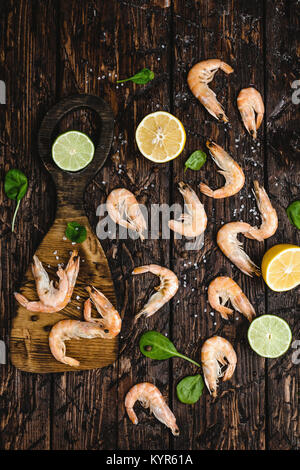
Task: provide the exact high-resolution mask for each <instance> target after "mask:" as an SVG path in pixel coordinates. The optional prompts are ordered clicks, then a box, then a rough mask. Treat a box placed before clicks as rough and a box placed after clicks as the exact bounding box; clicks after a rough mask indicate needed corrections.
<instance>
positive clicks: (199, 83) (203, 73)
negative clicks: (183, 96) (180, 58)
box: [187, 59, 233, 122]
mask: <svg viewBox="0 0 300 470" xmlns="http://www.w3.org/2000/svg"><path fill="white" fill-rule="evenodd" d="M219 69H221V70H223V72H225V73H227V74H229V73H232V72H233V68H232V67H230V65H228V64H226V63H225V62H222V61H221V60H219V59H209V60H203V61H202V62H199V63H198V64H196V65H194V67H192V68H191V70H190V71H189V74H188V78H187V82H188V85H189V87H190V89H191V92H192V93H193V94H194V95H195V96H196V98H198V100H199V101H200V103H202V104H203V106H205V108H206V109H207V111H208V112H209V113H210V114H211V115H212V116H214V117H215V118H216V119H218V120H220V121H224V122H228V118H227V116H226V114H225V112H224V109H223V108H222V106H221V104H220V103H219V102H218V100H217V98H216V94H215V93H214V92H213V91H212V90H211V89H210V88H209V86H208V85H207V84H208V83H210V82H211V81H212V80H213V78H214V75H215V73H216V72H217V70H219Z"/></svg>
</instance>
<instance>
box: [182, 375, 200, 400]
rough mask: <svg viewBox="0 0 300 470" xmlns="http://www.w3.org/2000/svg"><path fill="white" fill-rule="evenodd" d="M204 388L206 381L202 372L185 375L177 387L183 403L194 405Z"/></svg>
mask: <svg viewBox="0 0 300 470" xmlns="http://www.w3.org/2000/svg"><path fill="white" fill-rule="evenodd" d="M203 388H204V382H203V379H202V377H201V375H200V374H197V375H190V376H188V377H184V379H182V380H180V382H179V383H178V384H177V387H176V392H177V397H178V400H179V401H181V403H186V404H188V405H192V404H193V403H196V402H197V401H198V400H199V398H200V397H201V395H202V392H203Z"/></svg>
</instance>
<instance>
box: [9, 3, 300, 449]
mask: <svg viewBox="0 0 300 470" xmlns="http://www.w3.org/2000/svg"><path fill="white" fill-rule="evenodd" d="M299 14H300V11H299V2H298V1H297V0H291V1H284V0H274V1H271V0H263V1H251V2H249V1H248V0H239V1H235V0H222V1H217V0H208V1H204V0H203V1H202V0H198V1H196V0H195V1H194V0H171V1H158V0H156V1H154V0H153V1H152V0H126V1H125V0H119V1H117V0H111V1H110V2H107V1H104V0H88V1H83V0H65V1H61V0H46V1H43V2H42V1H38V0H36V1H33V0H32V1H30V0H28V1H26V0H20V1H19V2H17V3H16V2H14V1H13V0H8V1H7V2H2V3H1V5H0V21H1V25H0V26H1V28H0V50H1V53H0V79H3V80H5V82H6V86H7V104H6V105H0V111H1V113H0V123H1V130H0V132H1V134H0V149H1V150H0V152H1V154H0V155H1V156H0V169H1V178H2V180H3V178H4V175H5V172H6V171H7V170H8V169H10V168H14V167H18V168H20V169H21V170H23V171H24V172H25V173H26V174H27V176H28V177H29V182H30V184H29V191H28V193H27V195H26V197H25V198H24V200H23V201H22V203H21V207H20V211H19V215H18V217H17V225H16V233H15V234H11V231H10V229H11V219H12V214H13V210H14V201H11V200H8V199H7V198H6V197H5V195H4V191H3V186H2V185H1V205H0V220H1V226H0V242H1V243H0V255H1V272H0V282H1V293H0V295H1V313H0V339H4V340H5V342H6V343H7V344H8V345H9V332H10V328H11V321H12V318H13V315H14V312H15V307H16V306H15V303H14V299H13V296H12V293H13V291H15V290H17V289H18V288H19V286H20V282H21V279H22V277H23V276H24V273H25V272H26V269H27V267H28V265H29V263H30V261H31V259H32V255H33V254H34V252H35V250H36V248H37V246H38V245H39V243H40V242H41V240H42V238H43V236H44V235H45V233H47V231H48V230H49V227H50V226H51V224H52V223H53V220H54V213H55V207H56V197H55V191H54V187H53V183H52V181H51V178H50V176H49V175H47V174H46V172H44V171H43V170H42V169H41V165H40V162H39V157H38V152H37V131H38V129H39V127H40V124H41V120H42V118H43V116H44V115H45V113H46V112H47V111H48V109H50V107H51V106H52V105H53V104H54V103H57V102H58V101H59V100H60V99H61V98H64V97H67V96H71V95H74V94H78V93H89V94H92V95H96V96H99V97H101V98H103V99H104V100H105V101H106V102H107V103H109V105H110V106H111V108H112V110H113V113H114V116H115V128H114V140H113V145H112V149H111V152H110V155H109V158H108V160H107V162H106V164H105V166H104V167H103V168H102V170H101V171H100V172H99V174H98V175H97V176H96V177H95V178H94V179H93V180H92V182H91V183H90V185H89V186H88V187H87V189H86V191H85V198H84V201H85V211H86V215H87V217H88V219H89V223H90V224H91V227H92V228H93V230H95V228H96V225H97V223H98V222H99V217H98V216H97V215H96V210H97V207H98V206H99V204H100V203H101V202H104V201H105V199H106V197H107V195H108V193H109V192H110V191H111V190H112V189H114V188H116V187H120V186H124V187H126V188H128V189H129V190H131V191H133V192H134V193H135V195H136V197H137V199H138V201H139V202H141V203H144V204H146V205H147V206H148V207H150V205H151V204H162V203H168V204H173V203H174V202H179V203H182V197H181V195H180V193H179V191H178V189H177V183H178V182H179V181H181V180H184V181H186V182H189V183H190V184H191V185H192V186H193V188H194V189H195V190H196V191H197V193H198V194H199V195H200V191H199V189H198V184H199V183H200V181H205V182H207V183H208V184H210V185H211V186H214V187H217V186H220V185H221V184H222V181H223V180H222V177H221V176H220V175H218V173H217V168H216V166H215V164H214V162H213V161H212V160H211V159H210V157H208V160H207V163H206V164H205V166H204V167H203V168H202V169H201V171H199V172H192V171H190V170H188V171H187V172H186V173H185V174H184V173H183V170H184V161H185V159H186V158H187V157H188V156H189V154H190V153H191V152H192V151H194V150H196V149H198V148H201V149H205V139H206V138H207V137H210V138H213V139H215V140H216V142H217V143H218V144H220V145H221V146H222V147H224V148H225V149H226V150H227V151H228V152H229V153H230V154H231V155H232V156H233V157H234V158H235V159H236V160H237V161H238V162H239V164H240V165H241V166H242V167H243V169H244V170H245V174H246V184H245V186H244V188H243V190H242V191H241V193H240V194H238V195H237V196H236V197H233V198H229V199H227V200H219V201H213V200H211V199H209V198H207V197H205V196H202V195H201V196H200V198H201V200H202V201H203V203H204V204H205V207H206V210H207V213H208V217H209V223H208V228H207V230H206V232H205V244H204V247H203V248H202V249H200V250H198V251H191V250H186V247H185V241H184V240H177V239H175V240H174V239H173V238H172V239H171V240H164V239H161V238H158V239H151V240H150V239H147V240H145V241H144V242H141V241H140V240H133V239H127V240H123V239H120V238H117V239H107V240H101V244H102V246H103V248H104V251H105V254H106V256H107V258H108V261H109V265H110V269H111V272H112V276H113V280H114V284H115V289H116V294H117V303H118V308H119V309H120V311H121V312H122V314H123V315H124V321H123V328H122V332H121V335H120V346H119V359H118V361H117V362H115V363H114V364H113V365H110V366H108V367H105V368H103V369H97V370H91V371H88V370H87V371H80V372H76V373H75V372H65V373H57V374H53V375H47V374H45V375H43V374H29V373H24V372H21V371H18V370H16V369H15V368H14V367H13V366H12V365H11V363H10V362H9V363H8V364H7V365H0V370H1V380H0V397H1V398H0V400H1V406H0V410H1V412H0V448H1V449H66V450H77V449H130V450H134V449H153V450H155V449H162V450H167V449H175V450H180V449H189V450H190V449H199V450H200V449H214V450H220V449H222V450H225V449H241V450H244V449H253V450H255V449H260V450H264V449H285V450H288V449H299V447H300V434H299V365H298V364H297V363H296V362H295V360H294V359H293V353H294V352H295V351H296V350H295V349H294V348H292V347H291V348H290V350H289V351H288V353H287V354H286V355H285V356H283V357H282V358H278V359H276V360H264V359H262V358H259V357H258V356H257V355H255V354H254V353H253V352H252V351H251V350H250V348H249V346H248V344H247V340H246V333H247V327H248V325H247V322H246V320H245V319H244V318H243V317H241V316H240V315H234V318H233V319H232V320H230V321H228V322H226V321H225V320H222V319H221V318H220V316H219V315H218V314H217V313H214V312H212V309H211V308H210V307H209V305H208V304H207V292H206V288H207V286H208V284H209V282H210V280H211V279H213V278H214V277H215V276H216V275H218V274H228V275H230V276H232V277H233V278H234V279H235V280H236V281H237V282H238V283H239V284H240V285H241V287H242V288H243V290H244V291H245V293H246V294H247V296H248V297H249V299H250V300H251V302H252V303H253V304H254V306H255V309H256V311H257V313H258V314H263V313H265V312H268V313H275V314H278V315H280V316H282V317H283V318H285V319H286V320H287V322H288V323H289V324H290V326H291V327H292V329H293V340H299V339H300V338H299V290H297V289H294V290H293V291H291V292H286V293H280V294H276V293H274V292H272V291H270V290H269V289H268V288H267V287H266V286H265V284H264V283H263V281H262V280H261V279H258V278H257V279H250V278H248V277H247V276H244V275H243V274H241V273H240V272H239V271H238V270H237V269H236V268H235V267H234V266H232V265H231V263H230V262H229V261H228V260H227V259H226V258H225V257H224V256H223V254H222V253H221V252H220V251H219V249H218V247H217V245H216V234H217V231H218V229H219V228H220V226H222V224H223V223H225V222H228V221H231V220H245V221H248V222H249V223H251V224H256V223H259V221H258V220H257V219H256V218H255V217H256V216H255V215H254V214H253V211H252V210H251V209H253V208H256V204H255V201H254V199H253V197H251V194H252V193H251V188H252V182H253V179H254V178H255V179H258V180H259V181H260V182H261V183H263V184H264V186H265V187H266V189H267V191H268V193H269V194H270V197H271V200H272V203H273V204H274V206H275V207H276V210H277V212H278V216H279V228H278V231H277V233H276V234H275V236H274V237H272V238H271V239H269V240H267V241H266V242H265V243H261V244H260V243H257V242H254V241H252V240H247V241H246V242H245V249H246V251H247V252H248V253H249V254H250V255H251V257H252V258H253V259H254V260H255V261H256V262H257V263H260V261H261V257H262V255H263V253H264V251H265V250H266V249H267V248H268V247H270V246H272V245H274V244H276V243H280V242H290V243H296V244H298V245H299V244H300V240H299V238H300V237H299V231H297V229H296V228H295V227H293V226H291V224H290V223H289V221H288V219H287V216H286V212H285V209H286V207H287V206H288V204H289V203H290V202H292V201H293V200H295V199H299V194H300V175H299V169H300V164H299V151H300V146H299V142H300V136H299V104H298V105H297V104H296V103H295V102H293V101H292V93H293V92H294V89H293V88H292V87H291V86H292V83H293V82H294V81H295V80H297V79H298V77H299V50H300V48H299V41H298V37H297V33H298V31H299ZM212 57H219V58H221V59H223V60H224V61H226V62H228V63H229V64H230V65H231V66H232V67H233V68H234V73H233V74H231V75H230V76H226V75H225V74H224V73H223V72H221V71H219V72H218V73H217V74H216V76H215V79H214V81H213V82H212V84H211V87H212V88H213V90H214V91H215V92H216V94H217V96H218V98H219V100H220V102H221V103H222V104H223V105H224V107H225V110H226V111H227V115H228V116H229V118H230V125H228V126H224V125H222V124H219V123H217V122H216V121H215V120H214V119H213V118H212V117H211V116H210V115H209V114H208V113H207V112H206V111H205V110H204V109H203V107H202V106H201V104H200V103H199V102H197V100H196V99H195V98H194V97H193V95H192V94H191V93H190V91H189V89H188V87H187V83H186V76H187V72H188V70H189V68H190V67H191V66H192V65H194V64H195V63H196V62H198V61H199V60H201V59H205V58H212ZM143 67H148V68H151V69H152V70H153V71H154V72H155V79H154V80H153V81H152V82H150V83H148V84H147V85H145V86H139V85H135V84H133V83H131V82H128V83H125V84H124V85H121V84H120V85H117V84H116V80H117V79H118V78H125V77H128V76H130V75H133V74H134V73H136V72H137V71H138V70H140V69H141V68H143ZM249 85H254V86H255V87H256V88H257V89H258V90H259V91H260V92H261V94H262V95H263V97H264V102H265V105H266V116H265V119H264V121H263V125H262V128H261V129H260V130H259V133H258V139H257V142H254V141H253V140H252V139H251V137H250V136H249V135H248V134H246V131H245V129H244V128H243V125H242V123H241V120H240V116H239V113H238V110H237V107H236V97H237V94H238V92H239V91H240V89H241V88H243V87H246V86H249ZM159 109H160V110H166V111H170V112H172V113H174V114H175V115H176V116H178V117H179V118H180V119H181V120H182V122H183V124H184V126H185V128H186V130H187V143H186V147H185V150H184V152H183V154H182V155H181V156H180V157H179V158H178V159H176V160H175V161H174V162H171V163H170V164H167V165H161V166H158V165H154V164H152V163H151V162H149V161H147V160H146V159H144V158H143V157H142V156H141V154H140V153H139V152H138V149H137V147H136V144H135V141H134V133H135V129H136V127H137V125H138V123H139V122H140V120H141V119H142V118H143V117H144V116H145V115H146V114H147V113H150V112H153V111H156V110H159ZM73 128H76V129H78V130H81V131H83V132H87V133H88V134H89V135H91V136H93V137H95V136H96V134H97V130H96V128H97V126H96V118H95V115H94V114H93V112H90V111H88V110H79V111H76V112H73V113H71V114H69V115H68V116H66V117H65V118H64V119H63V120H62V122H61V124H60V126H59V128H58V129H57V130H56V132H57V133H59V132H62V131H65V130H68V129H73ZM250 210H251V212H250ZM149 262H156V263H159V264H161V265H165V266H167V267H170V268H171V269H174V271H175V272H176V274H177V275H178V277H179V278H180V288H179V290H178V292H177V294H176V296H175V297H174V299H173V300H172V301H171V302H170V303H169V304H168V305H166V306H165V307H164V308H163V309H162V310H161V311H159V312H158V313H157V314H156V315H154V316H153V317H151V318H150V319H148V320H143V319H141V320H140V322H139V323H137V325H136V326H133V317H134V314H135V313H136V312H137V311H138V310H139V309H140V308H141V306H142V305H143V304H144V303H145V300H146V299H147V298H148V297H149V295H150V294H151V291H152V288H153V286H154V285H155V284H156V283H157V280H155V279H154V276H151V275H150V274H147V275H142V276H137V277H135V278H133V277H132V276H131V272H132V269H133V267H134V266H138V265H140V264H145V263H149ZM211 312H212V313H214V316H213V315H212V314H211ZM147 329H156V330H158V331H160V332H162V333H163V334H166V335H168V337H170V339H172V340H173V341H174V343H175V344H176V347H177V349H178V350H179V351H181V352H183V353H184V354H190V355H191V356H192V357H193V358H194V359H195V360H196V361H197V360H199V357H200V350H201V345H202V343H203V341H204V340H205V339H206V338H207V337H209V336H211V335H213V334H221V335H222V336H224V337H226V338H227V339H229V340H230V341H232V343H233V344H234V347H235V349H236V352H237V356H238V366H237V370H236V372H235V374H234V377H233V378H232V380H231V381H230V382H228V383H226V384H221V386H220V393H219V397H218V398H217V399H216V400H212V399H211V397H210V396H209V394H208V392H207V391H206V390H205V391H204V393H203V395H202V397H201V399H200V401H199V402H198V403H196V404H195V405H193V406H190V405H184V404H181V403H180V402H178V400H177V398H176V390H175V387H176V384H177V383H178V381H179V380H180V379H181V378H182V377H183V376H185V375H187V374H189V373H195V372H196V370H195V368H194V367H193V366H192V365H191V366H190V365H187V363H186V362H183V361H180V359H174V360H169V361H163V362H158V361H151V360H150V359H147V358H145V357H144V356H142V355H141V353H140V352H139V348H138V339H139V337H140V335H141V333H142V332H144V331H145V330H147ZM8 353H9V355H10V351H8ZM145 380H149V381H151V382H153V383H155V384H156V385H157V386H158V387H159V388H160V390H161V391H162V393H163V394H164V395H165V397H166V399H167V401H168V403H169V405H170V407H171V408H172V409H173V411H174V413H175V415H176V417H177V422H178V424H179V427H180V430H181V434H180V436H179V437H178V438H174V437H173V436H172V435H170V433H169V431H168V430H167V429H166V428H165V427H164V426H163V425H162V424H160V423H159V422H158V421H157V420H156V419H155V418H154V417H153V416H150V415H149V413H148V411H146V410H144V409H143V408H141V407H140V406H137V407H136V408H137V414H138V417H139V424H138V426H134V425H133V424H132V423H131V422H130V421H129V420H128V417H127V416H126V413H125V409H124V396H125V394H126V392H127V391H128V389H129V388H130V387H131V386H132V385H134V384H135V383H138V382H141V381H145Z"/></svg>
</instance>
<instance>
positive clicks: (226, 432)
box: [172, 0, 265, 449]
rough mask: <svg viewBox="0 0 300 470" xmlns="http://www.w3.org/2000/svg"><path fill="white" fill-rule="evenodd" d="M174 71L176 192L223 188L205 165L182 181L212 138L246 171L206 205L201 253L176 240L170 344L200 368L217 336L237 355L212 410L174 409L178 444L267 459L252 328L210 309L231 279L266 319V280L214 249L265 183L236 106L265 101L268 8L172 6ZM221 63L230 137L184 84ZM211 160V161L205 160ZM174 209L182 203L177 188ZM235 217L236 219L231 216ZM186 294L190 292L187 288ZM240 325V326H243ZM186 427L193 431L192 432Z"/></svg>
mask: <svg viewBox="0 0 300 470" xmlns="http://www.w3.org/2000/svg"><path fill="white" fill-rule="evenodd" d="M173 19H174V26H173V34H174V46H175V52H174V59H173V62H174V71H173V74H172V76H173V88H174V93H173V103H174V104H173V111H174V114H175V115H176V116H178V117H179V118H180V119H181V120H182V122H183V124H184V126H185V128H186V130H187V144H186V148H185V151H184V153H183V155H182V157H180V158H178V159H177V160H175V161H174V170H173V173H174V184H175V183H177V182H178V181H181V180H184V181H186V182H189V183H190V184H191V185H192V187H193V188H194V189H195V190H196V191H197V193H198V194H199V195H200V191H199V189H198V184H199V183H200V181H205V182H207V183H208V184H210V185H212V186H213V187H219V186H221V185H222V184H223V181H224V180H223V178H222V177H221V176H220V175H218V174H217V171H216V170H217V169H216V166H215V164H214V163H213V162H212V160H211V159H210V158H208V161H207V163H206V164H205V167H203V169H202V170H200V171H199V172H192V171H190V170H188V171H187V172H186V173H185V174H184V173H183V169H184V161H185V159H186V158H187V157H188V156H189V154H190V153H192V151H194V150H196V149H199V148H202V149H205V140H206V138H211V139H213V140H215V141H216V142H217V143H218V144H219V145H221V146H222V147H224V148H225V149H226V150H228V151H229V153H230V154H231V155H232V156H233V158H235V159H236V160H237V162H238V163H239V164H240V165H241V166H242V167H243V169H244V171H245V174H246V184H245V186H244V188H243V189H242V191H241V192H240V193H239V194H238V195H236V196H235V197H232V198H228V199H225V200H215V201H213V200H212V199H210V198H208V197H205V196H203V195H201V196H200V199H201V200H202V201H203V203H204V205H205V208H206V211H207V214H208V227H207V230H206V232H205V244H204V247H203V249H200V250H198V251H186V249H185V246H184V243H185V242H184V241H181V240H175V244H174V249H173V252H172V262H173V264H174V267H175V272H176V273H178V274H180V277H181V280H182V284H183V288H182V289H181V291H180V293H179V298H180V301H179V302H178V303H176V302H175V303H174V313H173V315H174V323H173V336H172V337H173V340H174V342H175V344H176V346H177V347H178V349H179V350H182V351H184V352H185V353H186V354H188V355H190V356H191V357H193V358H194V359H195V360H197V359H198V360H200V350H201V346H202V344H203V341H204V340H205V339H206V338H208V337H210V336H212V335H214V334H218V335H221V336H224V337H225V338H227V339H229V340H230V341H231V342H232V344H233V345H234V347H235V349H236V352H237V356H238V365H237V370H236V372H235V375H234V377H233V378H232V380H231V381H230V382H227V383H226V384H221V385H220V392H219V398H218V399H217V400H216V401H213V400H212V398H211V397H210V396H209V395H208V392H207V391H205V392H204V394H203V396H202V398H201V399H200V401H199V402H198V403H197V404H196V405H194V406H189V405H183V404H180V403H179V402H178V400H177V399H176V392H175V389H174V403H173V408H174V410H175V414H176V416H178V421H179V425H180V424H182V433H181V436H180V437H179V438H178V439H176V440H174V446H175V448H177V449H184V448H187V449H263V448H264V447H265V439H264V406H265V402H264V361H263V360H262V359H260V358H258V356H256V355H255V354H254V353H253V352H251V350H250V348H249V346H248V343H247V339H246V332H247V327H248V324H247V321H246V320H245V318H244V317H241V316H240V315H236V314H235V315H234V316H233V319H232V320H230V321H225V320H222V319H221V317H220V316H219V315H218V314H217V313H215V314H214V316H212V315H210V313H211V312H212V314H213V310H212V308H211V307H210V306H209V304H208V302H207V292H206V291H207V286H208V285H209V283H210V281H211V280H212V279H213V278H214V277H216V276H217V275H220V274H221V275H224V274H226V275H229V276H232V277H233V278H234V279H235V280H236V281H237V282H238V283H239V284H240V285H241V287H242V288H243V290H244V292H245V293H246V294H247V296H248V297H249V299H250V300H251V302H253V304H254V306H255V308H256V310H257V312H258V313H259V314H261V313H263V312H264V302H265V297H264V285H263V282H262V280H260V279H250V278H249V277H247V276H245V275H243V274H242V273H241V272H239V270H238V269H237V268H236V267H234V266H232V265H231V264H230V262H229V261H228V259H226V258H225V257H224V256H223V255H222V253H221V252H220V250H219V249H218V248H217V245H216V234H217V231H218V229H219V228H220V227H221V226H222V224H223V223H224V222H230V221H234V220H240V219H243V220H244V221H249V222H250V223H254V222H257V221H255V220H253V217H250V214H249V209H250V208H251V207H254V202H253V199H252V198H251V199H250V198H248V195H249V194H250V192H251V189H250V188H251V185H252V180H253V179H254V177H255V178H258V179H259V180H260V181H263V178H264V173H263V161H264V157H263V153H262V150H261V149H262V146H260V142H261V140H262V138H263V133H261V132H260V134H259V140H258V144H254V143H253V141H252V139H251V137H250V136H249V135H247V134H246V131H245V129H244V128H243V126H242V123H241V121H240V118H239V115H238V111H237V108H236V97H237V94H238V92H239V90H240V89H241V88H242V87H246V86H249V84H254V85H255V86H256V87H257V88H258V89H259V90H260V91H261V92H262V93H263V73H264V72H263V44H262V26H263V8H262V5H261V4H260V2H248V1H240V2H229V1H225V2H215V1H207V2H193V1H183V0H175V1H174V14H173ZM209 58H220V59H222V60H224V61H225V62H227V63H229V64H230V65H231V66H232V67H233V68H234V73H233V74H231V75H230V76H228V77H226V76H225V74H224V73H223V72H221V71H219V72H218V73H217V75H216V76H215V79H214V81H213V82H212V83H211V87H212V89H213V90H214V91H216V93H217V96H218V98H219V100H220V101H221V103H222V104H223V105H224V107H225V111H226V112H227V116H229V120H230V125H228V126H226V127H224V125H223V124H219V123H218V122H217V121H216V120H214V118H212V117H211V116H210V115H209V114H208V113H207V112H206V110H205V109H204V108H203V107H202V105H201V104H200V103H199V102H198V101H197V100H196V98H195V97H193V96H192V94H191V93H190V91H189V89H188V86H187V82H186V77H187V72H188V70H189V69H190V68H191V66H193V65H194V64H195V63H197V62H198V61H200V60H204V59H209ZM207 153H208V152H207ZM173 194H174V197H175V200H176V201H181V199H180V198H181V196H180V195H179V193H178V191H177V189H176V188H175V186H174V189H173ZM234 210H236V213H234ZM245 249H246V251H247V252H248V253H249V254H250V255H251V258H253V259H254V260H255V261H259V260H260V257H261V255H262V252H263V246H260V245H259V244H258V243H257V242H253V241H247V242H246V243H245ZM185 285H186V287H185V288H184V286H185ZM237 319H238V320H237ZM195 372H196V370H195V367H189V366H187V364H186V363H185V362H183V361H180V360H177V359H176V360H174V367H173V377H174V387H175V386H176V384H177V382H178V381H179V380H180V379H181V378H182V377H184V376H185V375H187V374H188V373H195ZM186 423H189V425H188V426H186Z"/></svg>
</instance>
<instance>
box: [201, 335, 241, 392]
mask: <svg viewBox="0 0 300 470" xmlns="http://www.w3.org/2000/svg"><path fill="white" fill-rule="evenodd" d="M201 363H202V370H203V375H204V380H205V383H206V386H207V388H208V390H209V393H210V394H211V395H212V396H213V397H216V396H217V388H218V381H219V378H220V377H223V382H225V381H226V380H229V379H231V377H232V376H233V373H234V371H235V367H236V364H237V357H236V353H235V350H234V349H233V347H232V345H231V343H230V342H229V341H227V339H225V338H222V337H221V336H213V337H212V338H209V339H207V340H206V341H205V342H204V344H203V346H202V349H201ZM224 366H227V368H226V370H225V371H224ZM222 369H223V370H222Z"/></svg>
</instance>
